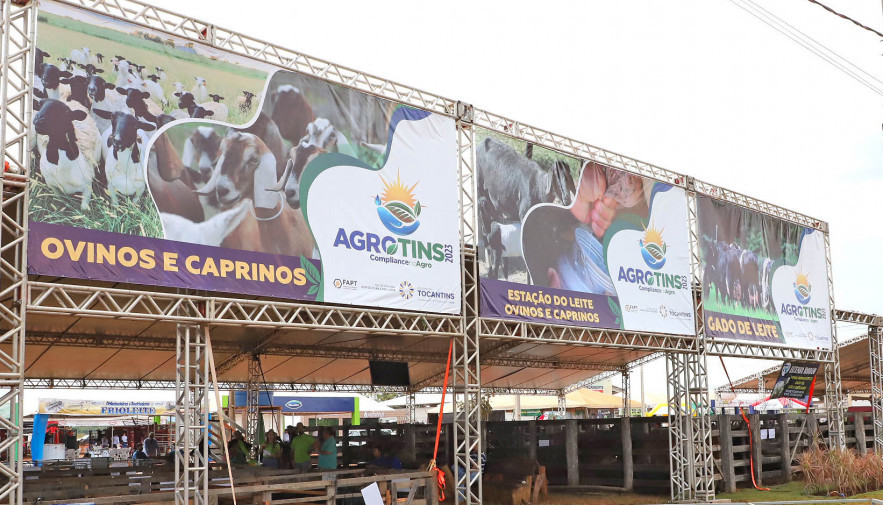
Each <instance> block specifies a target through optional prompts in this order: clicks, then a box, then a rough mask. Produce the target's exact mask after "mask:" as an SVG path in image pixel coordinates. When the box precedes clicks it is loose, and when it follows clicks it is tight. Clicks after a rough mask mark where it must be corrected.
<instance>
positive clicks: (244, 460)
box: [227, 430, 251, 465]
mask: <svg viewBox="0 0 883 505" xmlns="http://www.w3.org/2000/svg"><path fill="white" fill-rule="evenodd" d="M227 451H228V452H229V453H230V463H231V464H233V465H247V464H248V460H249V453H250V452H251V444H249V443H248V442H246V441H245V437H244V436H243V435H242V432H241V431H239V430H236V431H235V432H234V433H233V438H231V439H230V442H229V443H227Z"/></svg>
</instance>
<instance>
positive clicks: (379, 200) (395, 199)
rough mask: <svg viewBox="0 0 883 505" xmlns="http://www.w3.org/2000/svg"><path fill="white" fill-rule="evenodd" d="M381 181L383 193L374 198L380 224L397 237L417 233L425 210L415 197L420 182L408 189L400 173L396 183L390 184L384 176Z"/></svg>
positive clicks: (397, 175)
mask: <svg viewBox="0 0 883 505" xmlns="http://www.w3.org/2000/svg"><path fill="white" fill-rule="evenodd" d="M380 180H381V181H383V192H382V193H381V194H379V195H377V196H375V197H374V205H376V206H377V216H378V217H380V222H381V223H383V226H386V229H387V230H389V231H391V232H393V233H395V234H396V235H410V234H412V233H414V232H415V231H417V228H418V227H419V226H420V221H419V220H418V219H417V218H419V217H420V212H421V211H422V210H423V206H422V205H420V202H419V201H418V200H417V198H416V197H415V196H414V188H416V187H417V184H419V182H415V183H414V185H413V186H411V187H408V186H407V185H406V184H405V183H403V182H402V177H401V174H398V173H396V180H395V182H389V181H387V180H386V179H384V178H383V176H380Z"/></svg>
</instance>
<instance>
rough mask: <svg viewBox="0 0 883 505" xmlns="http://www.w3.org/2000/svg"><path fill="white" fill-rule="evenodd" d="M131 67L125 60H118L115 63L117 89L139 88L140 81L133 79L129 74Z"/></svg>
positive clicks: (132, 75)
mask: <svg viewBox="0 0 883 505" xmlns="http://www.w3.org/2000/svg"><path fill="white" fill-rule="evenodd" d="M131 70H132V67H131V65H130V64H129V62H128V61H126V60H122V59H121V60H119V61H117V63H116V76H117V77H116V86H117V87H118V88H134V87H140V86H141V79H139V78H137V77H135V75H134V74H133V73H132V72H131Z"/></svg>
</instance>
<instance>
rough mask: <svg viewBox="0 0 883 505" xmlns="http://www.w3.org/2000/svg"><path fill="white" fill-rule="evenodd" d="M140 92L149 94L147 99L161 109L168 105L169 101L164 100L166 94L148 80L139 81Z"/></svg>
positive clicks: (157, 85)
mask: <svg viewBox="0 0 883 505" xmlns="http://www.w3.org/2000/svg"><path fill="white" fill-rule="evenodd" d="M141 91H146V92H147V93H148V94H149V98H150V99H151V100H153V101H154V102H156V103H159V104H160V106H161V107H165V106H167V105H169V101H168V100H166V94H165V92H164V91H163V89H162V86H160V85H159V84H158V83H156V82H153V81H151V80H149V79H148V80H146V81H141Z"/></svg>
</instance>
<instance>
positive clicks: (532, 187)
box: [475, 137, 576, 223]
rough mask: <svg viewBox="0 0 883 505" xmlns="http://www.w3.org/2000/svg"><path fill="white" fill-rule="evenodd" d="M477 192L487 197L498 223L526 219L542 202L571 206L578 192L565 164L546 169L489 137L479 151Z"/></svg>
mask: <svg viewBox="0 0 883 505" xmlns="http://www.w3.org/2000/svg"><path fill="white" fill-rule="evenodd" d="M475 159H476V166H477V169H478V193H479V195H484V196H486V197H487V198H488V199H489V200H490V202H491V204H493V208H494V209H496V212H497V215H496V216H494V219H493V220H494V221H497V222H499V223H504V222H515V221H519V222H520V221H522V220H524V216H525V215H527V211H528V210H530V208H531V207H533V206H534V205H537V204H540V203H551V202H554V201H555V200H556V199H557V200H558V201H560V202H561V203H562V204H563V205H569V204H570V198H571V195H572V194H573V193H575V192H576V188H575V185H574V182H573V179H572V178H571V176H570V169H569V167H568V165H567V164H566V163H564V162H556V163H555V164H554V165H553V166H552V168H551V169H550V170H543V169H542V168H540V166H539V164H537V163H536V162H535V161H533V160H529V159H527V158H525V157H523V156H521V155H520V154H518V152H516V151H515V149H513V148H511V147H509V146H508V145H506V144H504V143H503V142H501V141H499V140H496V139H494V138H491V137H488V138H486V139H484V140H483V141H482V142H481V143H480V144H479V145H478V148H477V149H476V155H475Z"/></svg>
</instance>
